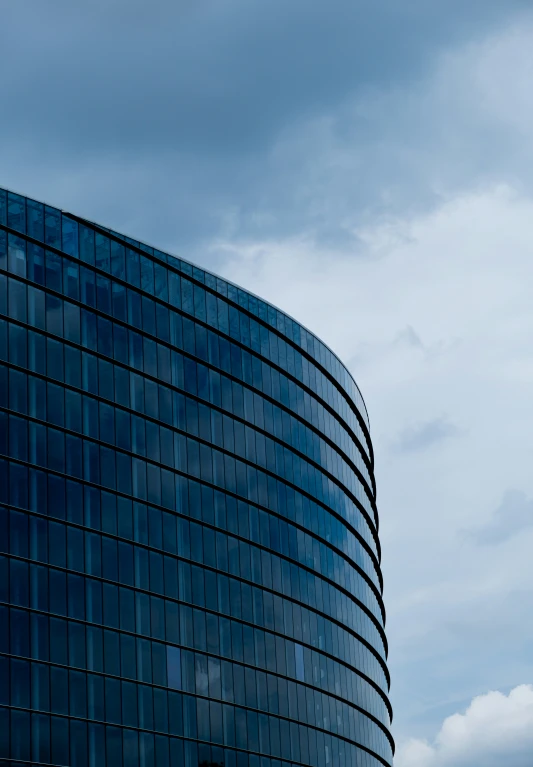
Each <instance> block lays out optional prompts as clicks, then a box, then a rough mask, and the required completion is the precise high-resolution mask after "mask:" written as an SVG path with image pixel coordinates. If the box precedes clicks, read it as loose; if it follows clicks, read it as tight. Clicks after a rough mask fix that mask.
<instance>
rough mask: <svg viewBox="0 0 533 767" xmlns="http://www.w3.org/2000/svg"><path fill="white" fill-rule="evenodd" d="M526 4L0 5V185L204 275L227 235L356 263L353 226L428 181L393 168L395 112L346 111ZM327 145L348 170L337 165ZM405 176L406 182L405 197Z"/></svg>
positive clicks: (409, 162) (418, 75) (235, 0)
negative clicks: (305, 243) (172, 252)
mask: <svg viewBox="0 0 533 767" xmlns="http://www.w3.org/2000/svg"><path fill="white" fill-rule="evenodd" d="M527 7H528V3H527V2H525V1H524V0H510V1H509V2H508V3H506V4H505V6H502V4H501V3H499V2H498V1H497V0H472V2H470V3H468V4H465V3H462V2H460V0H447V1H446V2H444V0H437V2H434V3H432V4H431V5H430V6H429V5H428V4H427V3H426V2H424V1H423V0H413V1H412V2H410V3H407V4H405V3H404V4H398V3H397V2H395V1H393V0H379V2H370V0H358V2H353V1H351V0H334V1H333V2H331V3H326V2H324V1H323V0H314V1H313V0H312V1H311V2H309V0H307V2H306V0H294V2H291V3H287V2H284V0H273V1H272V2H269V3H264V2H260V0H252V2H249V1H246V0H221V2H213V1H212V0H197V2H192V0H185V1H184V0H181V1H180V2H179V3H170V2H168V1H167V0H155V1H154V2H153V3H151V4H149V5H147V4H146V3H142V2H140V0H131V1H129V2H126V0H114V2H111V3H104V2H103V0H95V2H94V3H91V4H90V5H89V6H80V5H79V4H72V3H68V2H66V0H49V2H47V3H42V2H40V1H38V0H33V1H32V0H28V2H25V3H24V4H21V3H12V4H8V6H7V7H6V9H3V24H2V26H1V28H0V72H2V75H1V76H0V100H1V102H2V104H3V105H4V110H5V112H4V113H5V119H4V120H3V121H2V126H1V127H0V166H1V167H2V169H3V179H2V182H3V183H5V184H6V185H8V186H11V187H15V188H18V189H20V190H21V191H23V192H26V193H28V194H29V195H33V196H40V197H46V198H47V199H48V200H49V201H50V202H52V203H54V204H56V205H59V206H61V207H66V208H69V207H70V208H75V209H76V210H79V211H80V212H81V213H82V214H83V215H86V216H88V217H92V218H95V219H96V220H102V222H103V223H107V224H108V225H110V226H114V227H115V228H117V229H123V230H127V231H130V232H131V233H132V234H133V235H137V236H139V237H142V238H143V239H153V238H154V237H153V235H156V244H158V245H159V246H160V247H172V248H173V249H178V250H181V249H183V248H187V251H188V254H189V255H190V256H191V257H192V258H195V259H197V260H199V261H201V262H203V263H209V260H210V259H211V261H212V259H213V258H216V253H215V254H213V253H209V254H208V253H207V248H206V243H207V242H211V241H212V240H213V239H216V238H217V237H221V236H223V237H231V238H239V237H250V236H252V237H253V236H258V237H260V236H271V235H273V234H274V235H275V236H277V237H280V236H283V235H286V234H290V233H294V232H301V231H310V232H312V233H313V234H314V236H315V237H316V240H317V242H320V243H322V244H325V245H326V246H327V247H335V245H337V247H338V246H339V243H340V244H342V246H343V247H347V248H349V249H350V251H351V252H353V253H357V252H358V251H359V250H360V247H359V243H358V240H357V237H356V236H354V234H353V232H352V231H351V227H350V226H348V225H347V224H346V221H347V220H348V219H353V216H354V213H355V212H357V211H359V212H360V211H363V210H365V209H368V208H370V209H373V208H375V207H376V206H378V207H379V206H381V207H383V205H385V207H387V206H389V207H390V199H391V196H392V198H394V199H398V200H400V199H401V200H402V202H405V201H406V200H409V199H410V194H411V192H410V191H409V185H415V186H416V184H417V183H418V182H419V179H417V176H418V174H419V173H420V169H419V168H418V169H417V163H416V162H413V155H412V153H411V152H410V151H408V152H406V153H405V155H404V156H402V158H399V157H398V154H397V145H398V144H397V142H398V137H395V138H394V140H391V137H390V135H389V134H390V131H391V123H393V124H394V125H395V126H398V119H397V118H395V119H393V120H391V112H390V109H387V110H385V112H386V113H384V114H377V115H376V114H372V113H370V114H368V113H366V112H365V111H364V110H363V112H362V113H357V110H356V113H355V114H354V111H353V104H354V101H355V102H357V100H358V99H359V98H362V97H364V96H365V94H368V93H369V92H371V93H372V92H374V93H379V92H381V91H383V90H385V91H386V92H389V91H390V90H391V89H394V88H395V87H400V88H401V89H403V88H408V87H409V84H412V83H415V84H416V83H419V82H420V80H421V79H423V78H424V77H425V75H426V73H427V72H428V71H431V67H432V64H433V62H434V60H435V57H436V55H437V53H438V52H439V51H442V50H444V49H446V48H449V47H450V46H452V47H453V46H457V45H459V44H460V43H461V42H464V41H467V40H470V39H471V38H472V36H475V37H476V38H479V37H482V36H483V35H485V34H487V33H488V32H489V31H490V30H492V29H494V28H496V27H497V26H498V25H500V24H502V23H504V22H505V20H506V19H508V18H509V16H510V15H512V14H514V13H517V12H519V11H521V10H522V9H524V8H527ZM21 41H24V51H25V52H26V53H25V55H23V56H22V55H20V50H21V48H20V46H21ZM389 106H390V105H389ZM403 110H404V106H403V105H401V111H403ZM407 111H408V110H407ZM324 116H325V117H326V122H327V126H329V127H327V126H324V125H323V118H324ZM404 123H405V120H404ZM400 133H401V134H402V135H401V136H400V141H401V144H402V146H403V144H404V138H405V137H407V136H408V137H409V142H410V143H407V144H406V146H410V145H411V144H412V142H413V140H415V139H414V138H413V126H412V125H406V124H404V126H403V128H402V129H401V130H400ZM404 133H405V137H404V135H403V134H404ZM419 140H420V138H419V136H418V137H417V138H416V141H417V143H418V142H419ZM331 142H334V143H335V144H337V145H338V146H339V147H340V148H341V154H342V152H344V151H345V150H347V151H348V153H349V155H350V157H349V158H346V157H344V156H341V157H338V158H337V157H333V158H332V157H330V156H329V154H328V149H327V148H328V147H329V145H330V144H331ZM404 163H405V167H403V164H404ZM400 166H402V167H400ZM399 174H400V175H402V176H405V179H407V180H405V179H404V180H403V181H402V182H401V183H400V184H399V182H398V180H397V179H398V175H399ZM425 194H427V192H425ZM384 200H385V202H384ZM131 211H135V212H136V215H135V216H132V213H131ZM130 219H131V220H130Z"/></svg>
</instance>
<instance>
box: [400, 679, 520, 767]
mask: <svg viewBox="0 0 533 767" xmlns="http://www.w3.org/2000/svg"><path fill="white" fill-rule="evenodd" d="M531 764H533V686H532V685H520V686H519V687H515V688H514V689H513V690H511V692H510V693H509V695H503V694H502V693H501V692H489V693H487V694H486V695H480V696H478V697H476V698H474V699H473V701H472V702H471V704H470V705H469V707H468V708H467V710H466V711H465V713H464V714H454V715H453V716H450V717H448V718H447V719H445V721H444V722H443V724H442V727H441V729H440V731H439V733H438V735H437V737H436V738H435V741H434V742H433V743H431V744H429V743H426V742H424V741H421V740H410V741H408V742H406V743H404V744H403V745H402V746H401V747H400V748H399V749H398V754H397V757H396V760H395V765H396V767H481V765H482V767H503V765H505V767H530V766H531Z"/></svg>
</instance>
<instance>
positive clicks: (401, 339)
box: [394, 325, 424, 349]
mask: <svg viewBox="0 0 533 767" xmlns="http://www.w3.org/2000/svg"><path fill="white" fill-rule="evenodd" d="M394 345H395V346H404V345H405V346H410V347H412V348H414V349H424V344H423V343H422V339H421V338H420V336H419V335H418V333H417V332H416V330H415V329H414V328H413V327H411V325H407V327H406V328H404V329H403V330H402V331H400V332H399V333H398V335H397V336H396V338H395V339H394Z"/></svg>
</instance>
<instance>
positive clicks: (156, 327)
mask: <svg viewBox="0 0 533 767" xmlns="http://www.w3.org/2000/svg"><path fill="white" fill-rule="evenodd" d="M48 256H54V257H55V258H57V259H59V260H60V257H59V256H55V254H52V253H47V258H48ZM1 261H2V259H1V257H0V266H1ZM65 264H68V265H69V267H70V268H73V267H75V268H77V264H69V262H65ZM59 266H61V264H59ZM83 270H84V267H82V271H83ZM85 271H87V272H88V274H90V276H91V278H93V280H94V273H93V272H90V271H89V270H85ZM54 275H55V272H54ZM59 275H61V271H59ZM33 276H34V277H35V275H33ZM102 279H105V278H102ZM38 281H39V280H38ZM46 282H47V287H50V288H53V289H55V290H60V289H61V287H62V284H61V280H59V281H58V280H53V279H52V278H51V277H50V275H48V279H47V280H46ZM107 282H109V281H107ZM113 285H114V286H116V287H118V288H119V289H120V290H121V291H122V293H123V294H124V298H125V296H126V289H125V288H123V287H122V286H121V285H119V284H118V283H113ZM110 287H111V283H109V288H110ZM3 290H5V286H2V284H1V282H0V306H2V304H3V303H4V301H3V299H2V292H3ZM65 292H66V293H68V292H69V291H65ZM93 292H94V291H91V292H90V293H89V292H86V291H83V290H82V295H81V299H82V303H83V304H84V305H85V306H93V307H95V306H96V300H95V298H96V293H94V295H93ZM7 293H8V297H9V301H6V308H7V313H9V315H10V316H11V317H13V318H14V319H18V320H21V321H23V322H26V320H27V316H28V315H29V316H30V317H31V324H33V325H35V326H36V327H40V328H43V329H44V328H45V327H48V326H49V327H48V330H49V331H50V332H53V333H54V334H56V335H60V336H63V335H65V336H66V337H67V338H69V340H72V341H75V342H77V343H79V342H80V340H82V342H83V345H84V346H86V347H87V348H91V347H93V348H95V350H96V349H98V350H99V351H100V352H101V353H103V354H106V356H109V357H113V356H116V355H117V352H118V353H119V354H121V357H123V356H128V355H125V352H122V353H121V352H120V351H119V350H118V349H117V348H114V347H116V346H117V344H119V343H120V340H121V339H122V337H123V336H124V340H123V343H124V345H126V344H128V339H127V337H126V335H125V333H126V331H125V329H124V328H123V327H122V326H119V325H117V324H116V323H111V322H109V321H108V320H105V319H104V318H97V317H96V315H94V314H93V313H92V312H90V311H86V310H82V312H81V318H80V311H79V309H78V308H77V307H76V306H75V305H73V304H71V303H70V302H64V304H63V306H62V307H60V306H59V305H58V303H57V302H58V299H56V298H54V297H51V296H49V297H48V298H46V296H45V293H44V292H43V291H41V290H39V289H36V288H32V287H31V286H30V287H29V293H28V296H26V290H25V287H24V283H22V282H19V281H17V280H14V279H11V280H10V281H9V289H8V291H7ZM74 293H75V295H74V296H72V295H71V297H74V298H76V299H77V298H78V297H79V296H78V290H77V289H76V290H75V291H74ZM108 293H109V296H108V300H106V301H103V300H99V302H98V303H99V310H102V311H104V313H107V314H111V313H112V312H111V290H110V289H109V291H108ZM98 295H100V293H98ZM127 297H128V311H126V305H125V304H124V307H123V311H122V312H114V314H115V316H116V315H117V314H119V315H121V316H120V317H119V319H122V320H123V321H129V323H130V325H131V326H132V327H136V328H137V329H139V330H143V331H144V332H148V333H150V334H152V335H154V336H156V337H160V338H162V340H164V341H166V342H169V341H172V344H173V345H174V346H175V347H176V348H182V349H185V350H186V351H188V352H189V353H191V354H195V355H198V356H200V357H201V358H202V359H204V361H205V362H209V364H215V365H216V366H217V367H219V366H222V368H224V369H226V370H227V372H228V373H229V372H231V373H232V374H235V375H236V376H237V377H238V378H240V379H243V372H244V374H245V376H244V377H245V378H246V379H247V383H249V384H252V383H254V385H255V387H256V388H258V389H259V390H260V391H266V392H267V393H269V394H270V393H272V394H274V395H275V398H276V400H278V401H280V402H281V403H283V404H284V405H285V406H286V407H287V408H289V407H290V408H291V409H292V410H294V411H295V412H298V414H299V416H300V417H301V418H303V417H305V418H306V419H307V420H308V421H311V422H313V423H314V424H315V426H316V427H318V428H320V430H321V431H322V432H324V433H325V434H326V435H327V436H328V437H329V438H330V439H332V440H333V441H335V442H336V444H338V445H339V447H341V449H342V450H343V451H344V453H345V454H347V455H349V456H350V458H351V460H352V461H353V462H354V463H355V465H356V466H357V468H358V470H359V471H360V472H361V474H362V476H363V477H364V479H365V481H366V483H367V485H368V490H367V492H368V494H369V497H370V498H372V497H373V493H372V487H373V485H372V480H371V478H370V474H369V471H368V468H367V466H366V463H365V462H364V460H363V458H362V454H361V453H360V451H359V449H358V448H357V447H356V444H355V443H354V442H353V440H352V439H351V438H350V436H349V434H348V432H347V431H346V430H345V429H344V428H343V427H342V425H341V424H340V423H339V421H338V420H337V419H336V418H334V417H333V416H332V415H331V414H330V413H329V412H328V411H327V410H325V409H324V408H323V406H322V405H320V403H319V401H318V400H316V399H314V398H313V397H311V396H310V395H309V394H308V393H306V392H305V391H304V390H303V389H302V388H301V387H299V386H297V385H296V384H295V383H294V382H292V381H291V380H290V379H287V378H286V377H285V376H284V375H279V374H278V373H277V371H275V370H274V369H271V368H270V366H269V365H267V364H266V363H262V362H261V360H260V359H259V357H255V356H250V355H247V353H246V352H241V349H240V348H239V347H237V346H235V345H234V344H232V343H231V342H227V341H225V340H224V339H223V338H221V337H219V336H218V334H216V333H213V332H212V331H206V330H205V328H203V327H202V326H200V325H195V324H194V323H193V322H192V321H191V320H188V319H187V318H185V317H184V318H182V317H181V315H180V314H177V313H176V312H170V314H169V312H168V310H167V308H166V307H164V306H162V305H155V304H154V303H153V301H152V300H151V299H148V298H146V297H143V298H142V303H141V296H140V295H139V294H137V293H136V292H134V291H132V290H127ZM133 298H136V299H138V305H137V303H136V302H133V301H132V300H131V299H133ZM147 302H148V304H149V305H150V306H151V308H152V312H151V313H148V312H147V309H146V304H147ZM156 309H157V310H158V312H157V314H156ZM159 310H160V311H159ZM161 314H162V318H161V317H160V315H161ZM49 315H50V316H49ZM147 315H148V316H150V315H151V317H152V321H151V322H147V321H145V322H144V326H143V321H142V318H143V317H145V318H146V316H147ZM156 316H157V322H156ZM169 320H170V326H169ZM64 323H65V324H66V325H67V326H68V327H65V329H64V328H63V324H64ZM80 324H81V327H80ZM127 335H129V337H130V338H129V341H130V343H129V346H130V347H131V349H130V354H129V357H130V358H131V356H132V353H133V352H134V348H135V347H134V341H132V339H135V338H136V334H135V333H134V332H133V331H132V332H130V333H129V334H127ZM114 339H115V343H113V341H114ZM138 343H139V344H140V347H142V349H141V348H140V351H141V353H144V357H143V359H141V360H140V361H139V363H140V364H138V365H135V367H140V369H143V367H144V370H145V372H147V373H149V374H152V375H154V376H159V377H160V378H162V379H163V380H166V381H168V382H169V383H170V380H171V365H170V355H169V350H168V348H167V347H165V346H163V345H161V344H156V342H155V341H151V340H150V339H148V338H144V339H141V340H140V341H139V342H138ZM243 363H244V364H243ZM202 367H203V366H202ZM158 368H159V369H158ZM206 391H207V390H206ZM245 391H247V392H248V391H249V390H247V389H246V388H245ZM249 394H251V391H249ZM276 409H279V408H276ZM280 412H281V411H280ZM267 413H268V411H267ZM258 418H259V419H260V421H261V422H263V421H264V420H265V418H264V416H263V411H262V408H261V411H260V413H258ZM291 420H293V421H295V422H297V423H298V421H297V419H295V418H294V417H291ZM291 431H294V427H293V429H292V430H291ZM308 431H309V432H310V434H313V437H311V436H310V437H309V442H310V446H313V447H314V449H313V452H312V453H311V454H310V457H313V458H314V459H315V460H318V461H322V462H323V465H325V466H326V468H329V467H328V463H332V462H333V458H332V457H330V454H332V451H331V448H329V447H328V451H329V452H328V451H326V445H327V443H325V442H324V441H323V440H322V439H320V438H319V437H318V436H317V435H316V433H314V432H311V430H309V429H308ZM296 434H297V433H296ZM306 442H307V440H306ZM313 443H315V444H316V446H315V445H314V444H313ZM335 457H336V460H337V461H339V458H338V457H337V455H336V453H335ZM342 463H343V464H344V466H343V470H342V472H341V473H340V474H336V476H337V477H338V479H340V480H341V481H344V482H345V484H347V486H348V487H350V489H351V490H352V491H353V492H356V491H355V490H354V488H353V485H354V480H353V479H352V478H351V470H349V467H348V465H347V464H345V462H344V461H342ZM346 477H348V479H346Z"/></svg>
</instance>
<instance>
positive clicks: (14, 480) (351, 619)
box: [0, 461, 385, 658]
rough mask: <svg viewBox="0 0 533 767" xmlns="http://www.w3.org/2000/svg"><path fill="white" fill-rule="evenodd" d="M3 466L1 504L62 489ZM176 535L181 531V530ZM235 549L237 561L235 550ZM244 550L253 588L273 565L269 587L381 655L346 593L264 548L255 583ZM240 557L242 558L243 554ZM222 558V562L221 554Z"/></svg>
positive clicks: (372, 629) (370, 625) (27, 502)
mask: <svg viewBox="0 0 533 767" xmlns="http://www.w3.org/2000/svg"><path fill="white" fill-rule="evenodd" d="M6 464H7V462H6V461H0V481H1V482H2V483H3V484H4V486H3V487H0V500H1V501H2V502H4V503H7V502H9V503H11V504H12V505H15V506H18V507H21V508H28V506H31V507H35V500H34V495H35V493H37V492H39V493H41V494H42V492H43V491H44V492H45V493H46V489H47V485H48V495H49V499H50V500H53V498H54V496H55V495H57V494H59V493H61V492H64V484H63V483H62V482H61V478H60V477H56V476H55V475H50V476H49V477H48V482H47V481H46V475H45V476H42V474H43V473H42V472H38V470H34V469H30V470H29V472H28V469H27V468H26V467H25V466H23V465H21V464H19V463H10V465H9V473H8V471H7V469H8V466H7V465H6ZM78 487H79V486H78ZM8 488H9V496H8ZM183 489H184V490H185V492H186V491H187V485H186V484H185V487H183V485H181V484H180V486H179V487H178V494H179V496H180V497H181V495H182V492H183ZM8 499H9V500H8ZM38 500H39V502H40V503H41V504H42V501H41V500H40V499H38ZM103 500H104V501H106V502H107V501H109V502H111V503H112V504H113V505H115V503H116V500H115V496H114V495H113V494H111V493H104V494H103ZM115 508H116V506H115ZM196 508H197V507H196ZM36 510H37V511H39V512H41V513H42V512H44V511H45V509H44V508H43V505H37V506H36ZM48 511H49V513H50V515H52V516H53V515H54V514H55V509H54V505H53V503H52V504H49V506H48ZM90 511H91V509H89V512H90ZM137 511H138V507H136V508H135V513H137ZM152 511H153V509H152V508H150V513H149V515H148V516H149V517H150V516H151V514H152ZM172 519H174V522H172ZM186 521H187V520H185V519H178V520H177V524H176V518H175V517H173V515H168V518H167V519H166V520H165V522H166V523H167V534H168V533H169V532H170V533H171V536H173V537H174V541H176V534H177V532H178V530H179V531H181V529H182V528H183V533H184V534H185V533H186V532H187V530H186V529H185V527H184V526H185V523H186ZM86 522H89V525H90V523H91V522H92V520H90V519H89V520H86ZM170 523H172V526H173V527H174V529H173V530H169V529H168V528H169V527H170ZM193 529H194V530H196V531H198V532H199V533H200V532H203V533H205V535H203V536H197V537H198V540H199V543H200V542H201V539H202V538H205V541H206V542H205V545H206V546H211V543H212V542H213V541H214V540H215V538H216V537H218V538H220V540H221V544H220V545H221V552H223V551H224V549H223V548H222V542H224V541H225V538H224V537H222V535H221V534H220V533H215V531H212V530H210V529H209V528H205V527H204V528H203V530H202V526H200V525H196V524H195V523H194V528H193ZM188 531H189V533H190V527H189V528H188ZM179 534H180V535H181V532H180V533H179ZM241 543H243V542H241ZM178 544H179V545H180V546H181V545H184V542H183V541H180V540H179V539H178ZM165 545H166V544H165ZM173 545H175V544H173ZM168 546H169V548H170V546H171V544H170V543H169V544H168ZM241 548H242V563H241V551H240V549H241ZM251 550H252V551H255V552H256V553H257V555H259V553H260V550H259V549H256V548H253V549H251ZM249 552H250V548H249V547H244V545H243V546H242V547H241V546H240V545H239V556H238V566H239V569H240V571H241V572H244V573H246V574H249V575H250V580H251V581H252V583H253V582H254V581H253V580H252V579H257V581H258V585H259V586H265V585H266V584H265V580H266V578H267V577H268V578H269V579H270V578H272V575H271V570H269V569H267V565H268V564H269V563H270V564H271V567H272V566H273V576H274V577H273V579H272V580H271V581H270V582H271V584H272V586H273V587H278V588H279V589H280V590H282V589H283V590H284V591H288V592H290V594H287V596H288V597H289V599H290V600H297V601H299V602H301V603H303V604H305V605H308V606H309V607H310V608H311V609H312V610H314V609H316V608H317V607H318V608H319V609H323V611H324V613H325V614H326V615H327V616H329V617H331V618H332V619H333V621H338V622H339V623H340V624H341V625H343V626H347V627H348V628H350V629H351V630H352V631H354V632H356V633H357V634H359V636H361V637H362V638H363V639H365V640H366V641H367V642H368V643H369V644H370V645H371V647H373V648H375V651H376V652H377V653H379V654H380V655H381V657H382V658H385V649H384V642H383V639H382V633H380V631H378V628H377V625H376V623H375V622H374V621H373V620H371V618H370V616H369V615H368V614H367V613H366V612H364V611H363V610H362V609H361V608H359V607H358V605H357V604H356V603H354V601H353V600H352V599H351V598H349V597H347V596H346V595H345V594H343V593H342V592H340V591H339V590H338V589H336V588H335V587H333V586H331V585H330V584H329V583H326V582H324V581H322V580H320V579H317V578H316V576H314V575H312V574H311V573H309V572H307V571H306V570H302V569H301V568H298V567H297V566H296V565H294V564H291V563H290V562H288V561H287V560H285V559H281V558H279V557H277V555H275V554H272V553H270V554H269V553H268V552H265V551H263V552H261V564H262V567H261V574H263V575H264V578H265V580H264V581H261V580H260V578H259V574H258V572H257V571H258V569H259V568H258V567H257V565H256V560H257V559H258V556H256V557H254V559H253V560H251V559H250V556H249ZM245 555H247V556H246V557H245ZM209 556H210V555H209ZM223 556H224V561H225V555H223ZM232 556H233V559H232V563H233V561H234V560H235V564H237V556H236V555H232ZM263 560H264V563H263ZM221 564H222V560H221ZM252 564H253V566H252ZM263 564H264V566H263ZM228 566H229V563H228ZM232 566H233V564H232ZM280 598H281V597H280Z"/></svg>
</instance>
